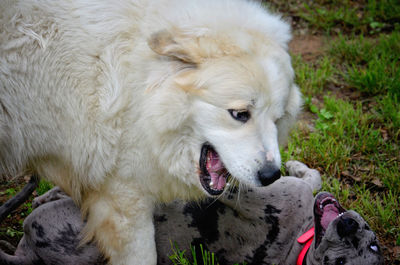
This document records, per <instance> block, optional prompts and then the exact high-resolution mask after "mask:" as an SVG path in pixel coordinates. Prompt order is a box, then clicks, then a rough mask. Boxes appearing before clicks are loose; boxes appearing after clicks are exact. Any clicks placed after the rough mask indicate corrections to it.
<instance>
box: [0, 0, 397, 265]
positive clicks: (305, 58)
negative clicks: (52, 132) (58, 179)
mask: <svg viewBox="0 0 400 265" xmlns="http://www.w3.org/2000/svg"><path fill="white" fill-rule="evenodd" d="M263 4H265V5H266V6H267V7H268V8H270V9H272V10H274V11H276V12H279V13H281V14H282V16H283V17H284V18H285V19H287V20H288V21H290V22H291V24H292V26H293V29H294V30H293V33H294V40H293V41H292V43H291V46H290V47H291V48H290V50H291V54H292V56H293V64H294V68H295V72H296V79H297V83H298V85H299V86H300V87H301V90H302V93H303V95H304V110H303V114H302V115H301V119H300V120H299V122H298V124H297V125H296V128H295V130H293V132H292V134H291V138H290V141H289V143H288V146H287V147H286V148H284V149H282V155H283V160H284V161H286V160H288V159H296V160H300V161H302V162H304V163H306V164H307V165H308V166H310V167H312V168H315V169H318V170H319V171H320V172H321V173H322V176H323V180H324V184H323V189H324V190H326V191H329V192H331V193H333V194H335V195H336V196H337V198H339V200H340V201H341V202H342V204H343V206H345V207H346V208H347V209H354V210H356V211H358V212H359V213H360V214H361V215H362V216H363V217H364V218H365V219H366V220H367V221H368V223H369V224H370V225H371V226H372V228H373V229H374V230H375V231H376V233H377V235H378V238H379V240H380V242H381V245H382V247H383V252H384V255H385V260H386V264H400V173H399V172H400V105H399V103H400V2H399V1H396V0H382V1H369V0H360V1H345V0H331V1H328V0H326V1H324V0H318V1H295V0H290V1H278V0H273V1H269V2H263ZM24 183H25V181H24V180H23V178H19V179H18V180H17V179H14V180H11V181H6V180H5V179H4V180H3V181H1V178H0V203H3V202H4V201H6V200H7V199H8V198H10V197H11V196H13V195H14V194H15V193H16V192H17V191H18V190H19V189H20V188H21V187H22V186H23V185H24ZM47 188H48V186H47V185H46V184H45V183H42V186H41V188H40V190H39V191H38V192H39V193H42V192H43V191H44V190H46V189H47ZM29 211H31V206H30V203H29V202H28V203H26V204H25V205H24V206H23V207H22V208H21V209H19V210H18V211H17V212H15V213H13V214H12V215H10V216H9V218H7V219H6V220H5V221H3V222H2V224H1V225H0V240H7V241H9V242H11V243H12V244H16V243H17V242H18V240H19V238H20V237H21V235H22V226H21V224H22V220H23V218H24V216H26V215H27V214H29ZM188 247H189V246H188ZM176 254H177V259H176V260H177V261H176V262H177V263H176V264H197V263H196V261H193V262H192V261H187V260H185V259H183V258H181V257H179V256H180V255H181V254H182V253H181V252H180V251H179V250H177V253H176ZM238 262H241V261H238ZM210 264H212V262H210ZM215 264H216V263H215Z"/></svg>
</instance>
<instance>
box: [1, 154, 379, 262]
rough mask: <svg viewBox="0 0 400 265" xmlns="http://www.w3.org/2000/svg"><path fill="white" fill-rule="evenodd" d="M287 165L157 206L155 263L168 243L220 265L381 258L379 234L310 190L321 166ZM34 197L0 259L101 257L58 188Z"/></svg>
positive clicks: (161, 259) (75, 210)
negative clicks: (274, 174)
mask: <svg viewBox="0 0 400 265" xmlns="http://www.w3.org/2000/svg"><path fill="white" fill-rule="evenodd" d="M286 166H287V168H288V170H289V173H290V175H292V176H295V177H283V178H281V179H280V180H278V181H276V182H275V183H274V184H272V185H270V186H267V187H260V188H252V189H248V190H245V189H241V190H240V191H232V192H230V193H226V194H224V195H223V196H221V197H220V198H219V199H218V200H212V199H209V200H207V201H204V202H201V203H186V204H184V203H181V202H175V203H172V204H170V205H166V206H163V207H160V208H159V210H158V211H157V213H156V215H155V217H154V219H155V224H156V242H157V252H158V257H159V258H158V264H172V263H171V261H170V260H169V258H168V256H169V255H171V253H172V250H171V242H174V243H176V245H177V246H178V247H179V248H180V249H185V248H188V246H189V245H190V244H192V245H194V246H198V245H200V244H202V245H203V247H204V248H206V249H208V250H209V251H212V252H214V253H216V256H217V258H218V261H219V263H220V264H221V265H223V264H234V263H236V262H242V261H245V262H246V263H247V264H249V265H251V264H253V265H255V264H257V265H260V264H287V265H289V264H307V265H311V264H323V265H339V264H354V265H356V264H357V265H372V264H383V257H382V255H381V253H380V248H379V243H378V240H377V239H376V236H375V234H374V232H373V231H371V229H370V228H369V226H368V224H367V223H366V222H365V220H364V219H363V218H362V217H361V216H360V215H359V214H358V213H356V212H354V211H346V210H345V209H343V208H342V207H341V206H340V204H339V202H337V201H336V199H335V198H334V196H332V195H331V194H329V193H326V192H325V193H319V194H318V195H317V196H316V197H315V198H314V197H313V194H312V190H313V189H319V188H320V187H321V186H320V185H321V178H320V175H319V173H318V172H317V171H316V170H312V169H309V168H307V167H306V166H305V165H304V164H302V163H300V162H297V161H290V162H287V164H286ZM34 204H35V206H36V207H37V208H36V209H35V210H34V211H33V212H32V213H31V214H30V215H29V216H28V217H27V218H26V220H25V222H24V233H25V235H24V237H23V238H22V240H21V242H20V243H19V245H18V247H17V250H16V251H15V254H14V255H8V254H5V253H4V252H0V264H4V265H17V264H18V265H28V264H35V265H36V264H46V265H50V264H60V265H69V264H71V265H72V264H74V265H76V264H81V265H89V264H104V263H106V261H104V260H103V259H102V257H101V256H100V254H99V253H100V252H99V251H98V250H97V248H96V247H95V246H94V245H92V244H86V245H79V242H80V239H81V237H80V231H81V229H82V227H83V222H82V221H81V218H80V211H79V209H78V208H77V207H76V206H75V205H74V203H73V201H72V200H71V199H70V198H69V197H68V196H66V195H65V194H64V193H62V192H61V191H60V190H59V189H57V188H55V189H53V190H51V191H49V192H48V193H46V194H45V195H43V196H41V197H38V198H36V199H35V202H34ZM196 249H197V250H198V249H199V247H196ZM189 252H190V251H188V252H187V253H189Z"/></svg>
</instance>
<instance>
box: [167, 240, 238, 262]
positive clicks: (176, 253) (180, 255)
mask: <svg viewBox="0 0 400 265" xmlns="http://www.w3.org/2000/svg"><path fill="white" fill-rule="evenodd" d="M171 248H172V252H173V253H172V255H171V256H169V259H170V260H171V261H172V263H173V264H174V265H219V263H218V261H217V258H216V257H215V254H214V253H212V252H210V251H207V250H205V249H203V246H202V245H200V252H198V251H196V247H194V246H190V252H191V257H188V256H187V255H186V251H185V250H181V249H179V248H178V246H176V245H172V244H171ZM196 253H200V254H201V257H197V254H196ZM234 265H239V264H238V263H235V264H234ZM240 265H246V263H244V262H243V263H241V264H240Z"/></svg>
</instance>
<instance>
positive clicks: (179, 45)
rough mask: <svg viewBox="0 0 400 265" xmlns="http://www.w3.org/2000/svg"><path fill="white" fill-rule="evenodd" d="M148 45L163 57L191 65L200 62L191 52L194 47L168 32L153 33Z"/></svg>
mask: <svg viewBox="0 0 400 265" xmlns="http://www.w3.org/2000/svg"><path fill="white" fill-rule="evenodd" d="M147 44H148V45H149V47H150V49H152V50H153V51H154V52H155V53H157V54H159V55H162V56H168V57H171V58H174V59H177V60H180V61H182V62H185V63H191V64H196V63H197V62H198V61H199V58H197V56H195V55H194V53H193V51H192V52H191V51H190V50H191V49H193V47H191V46H192V45H190V43H189V42H188V41H185V40H184V38H180V37H176V36H175V35H174V34H172V33H171V32H169V31H167V30H161V31H158V32H156V33H153V34H152V35H151V36H150V38H149V39H148V41H147Z"/></svg>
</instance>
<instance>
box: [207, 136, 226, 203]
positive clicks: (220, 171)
mask: <svg viewBox="0 0 400 265" xmlns="http://www.w3.org/2000/svg"><path fill="white" fill-rule="evenodd" d="M200 171H201V172H200V182H201V185H202V186H203V188H204V189H205V190H206V191H207V192H208V193H209V194H210V195H214V196H215V195H220V194H221V193H222V192H223V191H224V189H225V186H226V183H227V179H228V176H229V172H228V170H227V169H226V168H225V166H224V164H223V163H222V161H221V159H220V158H219V155H218V153H217V151H215V149H214V148H213V147H212V146H211V145H210V144H208V143H205V144H203V147H202V148H201V155H200Z"/></svg>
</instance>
